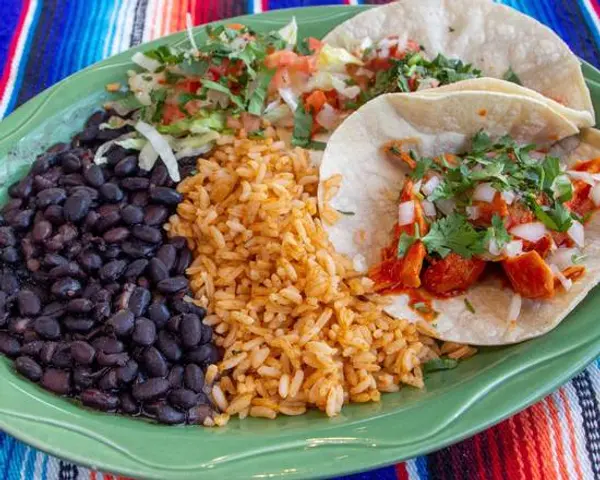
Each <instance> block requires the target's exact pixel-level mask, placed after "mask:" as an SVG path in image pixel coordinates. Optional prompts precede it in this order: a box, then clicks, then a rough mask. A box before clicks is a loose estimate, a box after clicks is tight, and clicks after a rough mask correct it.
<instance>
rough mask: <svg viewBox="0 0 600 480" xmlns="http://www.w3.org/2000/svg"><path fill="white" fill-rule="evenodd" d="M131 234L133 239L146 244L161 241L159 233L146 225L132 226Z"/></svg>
mask: <svg viewBox="0 0 600 480" xmlns="http://www.w3.org/2000/svg"><path fill="white" fill-rule="evenodd" d="M131 233H132V235H133V236H134V237H136V238H138V239H140V240H142V241H144V242H148V243H158V242H160V241H161V240H162V233H161V231H160V230H159V229H158V228H154V227H149V226H148V225H134V226H133V227H132V228H131Z"/></svg>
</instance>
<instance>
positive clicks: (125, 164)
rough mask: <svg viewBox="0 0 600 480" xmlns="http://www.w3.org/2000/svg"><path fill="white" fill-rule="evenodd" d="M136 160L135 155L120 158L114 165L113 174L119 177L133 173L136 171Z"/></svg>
mask: <svg viewBox="0 0 600 480" xmlns="http://www.w3.org/2000/svg"><path fill="white" fill-rule="evenodd" d="M137 164H138V160H137V157H136V156H135V155H129V156H128V157H125V158H124V159H123V160H120V161H119V163H117V164H116V165H115V169H114V172H115V175H117V176H119V177H126V176H128V175H133V174H135V172H136V171H137Z"/></svg>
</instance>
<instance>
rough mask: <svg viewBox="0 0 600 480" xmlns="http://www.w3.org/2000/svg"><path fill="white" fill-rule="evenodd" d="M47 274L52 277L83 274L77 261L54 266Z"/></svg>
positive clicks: (79, 275)
mask: <svg viewBox="0 0 600 480" xmlns="http://www.w3.org/2000/svg"><path fill="white" fill-rule="evenodd" d="M48 275H49V276H50V278H52V279H56V278H61V277H83V276H85V275H84V273H83V271H82V270H81V268H79V265H78V264H77V262H67V263H63V264H62V265H59V266H58V267H54V268H53V269H51V270H50V271H49V272H48Z"/></svg>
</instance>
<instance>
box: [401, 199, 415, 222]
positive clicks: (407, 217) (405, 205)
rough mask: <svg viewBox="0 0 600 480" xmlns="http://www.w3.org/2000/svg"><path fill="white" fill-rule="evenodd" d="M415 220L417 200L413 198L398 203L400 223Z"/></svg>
mask: <svg viewBox="0 0 600 480" xmlns="http://www.w3.org/2000/svg"><path fill="white" fill-rule="evenodd" d="M414 221H415V202H413V201H412V200H410V201H408V202H402V203H400V205H398V225H400V226H403V225H410V224H411V223H413V222H414Z"/></svg>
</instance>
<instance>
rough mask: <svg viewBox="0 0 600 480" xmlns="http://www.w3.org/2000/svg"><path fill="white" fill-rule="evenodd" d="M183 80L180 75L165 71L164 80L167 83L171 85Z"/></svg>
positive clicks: (182, 76)
mask: <svg viewBox="0 0 600 480" xmlns="http://www.w3.org/2000/svg"><path fill="white" fill-rule="evenodd" d="M184 78H185V76H184V75H181V74H180V73H175V72H172V71H171V70H165V79H166V80H167V83H169V84H171V85H172V84H174V83H177V82H178V81H179V80H182V79H184Z"/></svg>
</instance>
